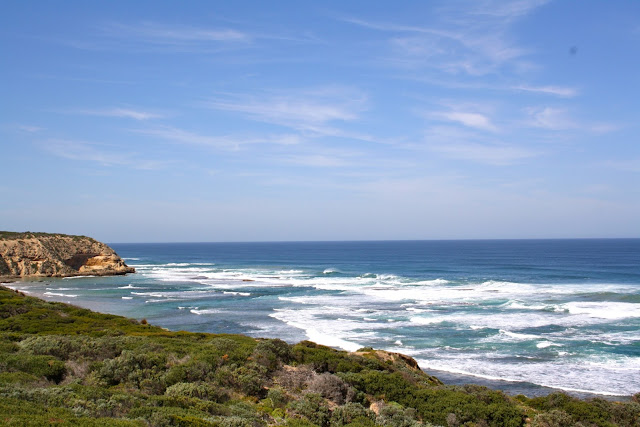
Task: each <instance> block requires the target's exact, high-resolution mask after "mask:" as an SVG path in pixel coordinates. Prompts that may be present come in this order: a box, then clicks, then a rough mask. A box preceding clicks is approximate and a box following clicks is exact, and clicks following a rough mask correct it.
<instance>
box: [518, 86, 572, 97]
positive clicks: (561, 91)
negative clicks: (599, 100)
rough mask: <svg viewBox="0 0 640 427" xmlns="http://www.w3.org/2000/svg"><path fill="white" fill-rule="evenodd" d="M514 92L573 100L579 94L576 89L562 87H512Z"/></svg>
mask: <svg viewBox="0 0 640 427" xmlns="http://www.w3.org/2000/svg"><path fill="white" fill-rule="evenodd" d="M511 88H512V89H514V90H519V91H523V92H534V93H544V94H549V95H556V96H560V97H564V98H573V97H574V96H577V95H578V94H579V91H578V89H576V88H572V87H562V86H528V85H521V86H512V87H511Z"/></svg>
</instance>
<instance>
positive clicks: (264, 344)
mask: <svg viewBox="0 0 640 427" xmlns="http://www.w3.org/2000/svg"><path fill="white" fill-rule="evenodd" d="M251 358H252V360H254V361H255V362H256V363H258V364H260V365H262V366H264V367H265V368H267V370H268V371H270V372H272V371H275V370H276V369H278V368H279V367H280V366H282V364H283V363H289V361H290V359H291V348H290V347H289V344H287V343H286V342H284V341H282V340H279V339H265V340H260V341H258V344H257V345H256V347H255V349H254V350H253V353H252V354H251Z"/></svg>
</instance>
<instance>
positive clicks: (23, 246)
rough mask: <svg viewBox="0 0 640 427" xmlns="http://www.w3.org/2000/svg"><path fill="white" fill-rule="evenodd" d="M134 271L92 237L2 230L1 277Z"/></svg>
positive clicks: (0, 237)
mask: <svg viewBox="0 0 640 427" xmlns="http://www.w3.org/2000/svg"><path fill="white" fill-rule="evenodd" d="M133 272H135V269H134V268H132V267H129V266H127V265H126V264H125V262H124V261H123V260H122V258H120V257H119V256H118V254H116V253H115V251H114V250H113V249H111V248H110V247H109V246H107V245H105V244H104V243H101V242H98V241H97V240H94V239H92V238H90V237H86V236H69V235H66V234H48V233H31V232H26V233H14V232H7V231H0V278H4V279H6V278H21V277H68V276H85V275H94V276H111V275H117V274H126V273H133Z"/></svg>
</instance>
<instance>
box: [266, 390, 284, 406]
mask: <svg viewBox="0 0 640 427" xmlns="http://www.w3.org/2000/svg"><path fill="white" fill-rule="evenodd" d="M265 401H267V402H266V403H267V406H269V407H271V408H284V407H285V406H286V405H287V403H289V397H288V396H287V394H286V393H285V392H284V391H283V390H282V389H281V388H270V389H269V391H268V392H267V397H266V399H265ZM263 402H264V401H263Z"/></svg>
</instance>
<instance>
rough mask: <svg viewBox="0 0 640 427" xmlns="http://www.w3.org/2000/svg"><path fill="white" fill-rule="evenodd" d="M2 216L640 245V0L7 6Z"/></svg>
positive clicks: (163, 234)
mask: <svg viewBox="0 0 640 427" xmlns="http://www.w3.org/2000/svg"><path fill="white" fill-rule="evenodd" d="M0 49H1V55H0V82H1V83H0V164H1V167H0V229H2V230H11V231H26V230H30V231H46V232H61V233H69V234H84V235H89V236H92V237H95V238H97V239H99V240H102V241H106V242H174V241H175V242H190V241H191V242H199V241H297V240H405V239H492V238H496V239H512V238H587V237H640V144H639V142H640V141H639V136H640V117H639V114H640V72H639V70H640V2H637V1H622V0H613V1H608V2H603V1H595V0H584V1H570V0H567V1H559V0H555V1H547V0H516V1H491V0H470V1H458V0H454V1H450V0H449V1H401V2H387V1H348V2H344V1H323V2H312V1H273V2H264V1H233V2H211V1H183V2H177V1H164V2H158V1H90V2H87V1H64V2H47V1H30V0H20V1H15V0H7V1H3V2H2V3H1V4H0Z"/></svg>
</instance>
